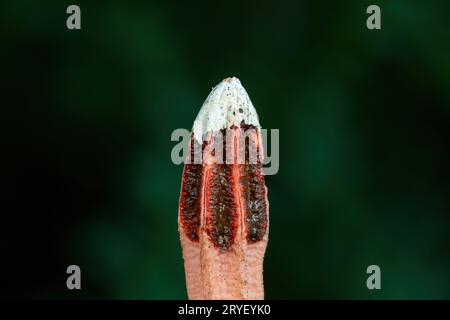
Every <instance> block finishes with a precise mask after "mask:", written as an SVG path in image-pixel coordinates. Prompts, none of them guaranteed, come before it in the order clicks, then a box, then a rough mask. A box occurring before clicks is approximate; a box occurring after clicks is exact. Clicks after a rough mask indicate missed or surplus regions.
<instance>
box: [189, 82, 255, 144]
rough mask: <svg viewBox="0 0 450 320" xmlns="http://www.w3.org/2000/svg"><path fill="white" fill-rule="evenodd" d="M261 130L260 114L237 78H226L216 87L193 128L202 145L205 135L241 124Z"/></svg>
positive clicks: (204, 104)
mask: <svg viewBox="0 0 450 320" xmlns="http://www.w3.org/2000/svg"><path fill="white" fill-rule="evenodd" d="M242 122H243V123H245V124H247V125H253V126H255V127H257V128H260V127H261V126H260V124H259V119H258V114H257V113H256V110H255V107H254V106H253V104H252V102H251V100H250V97H249V96H248V94H247V91H245V89H244V87H243V86H242V84H241V82H240V81H239V79H238V78H236V77H229V78H225V79H224V80H223V81H222V82H221V83H219V84H218V85H217V86H215V87H214V88H213V89H212V91H211V93H210V94H209V96H208V98H206V100H205V102H204V103H203V106H202V108H201V109H200V111H199V113H198V115H197V118H196V119H195V121H194V126H193V128H192V130H193V133H194V137H195V139H196V140H197V141H198V142H199V143H202V138H203V135H204V134H205V133H207V132H209V131H219V130H221V129H227V128H230V127H231V126H237V127H240V125H241V123H242Z"/></svg>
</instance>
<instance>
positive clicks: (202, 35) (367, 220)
mask: <svg viewBox="0 0 450 320" xmlns="http://www.w3.org/2000/svg"><path fill="white" fill-rule="evenodd" d="M74 3H76V4H78V5H79V6H80V7H81V11H82V29H81V30H80V31H69V30H68V29H67V28H66V18H67V16H68V15H67V14H66V13H65V12H66V7H67V6H68V5H70V4H72V2H65V1H54V2H50V1H31V0H30V1H22V0H19V1H2V3H1V5H0V23H1V24H0V26H1V29H0V30H1V31H0V32H1V38H0V59H1V61H0V63H1V70H0V72H1V78H2V84H1V88H2V89H1V97H0V104H1V106H2V117H1V120H2V125H1V128H2V129H1V131H3V133H2V140H4V142H2V155H1V158H2V163H3V165H2V172H3V173H2V179H1V180H2V185H3V187H4V191H3V192H2V198H3V199H4V200H3V201H2V208H3V209H2V210H1V217H2V219H1V221H2V222H1V223H0V228H1V232H0V250H1V251H0V252H1V254H0V268H1V269H0V271H1V285H0V288H1V296H2V297H14V298H123V299H128V298H137V299H179V298H181V299H183V298H186V292H185V284H184V271H183V263H182V256H181V248H180V244H179V237H178V232H177V210H178V199H179V190H180V178H181V173H182V166H176V165H174V164H172V162H171V159H170V152H171V149H172V147H173V146H174V145H175V143H174V142H171V141H170V135H171V132H172V131H173V130H174V129H176V128H187V129H190V128H191V126H192V123H193V120H194V118H195V116H196V114H197V112H198V110H199V108H200V106H201V105H202V103H203V101H204V99H205V98H206V96H207V95H208V94H209V92H210V89H211V87H212V86H214V85H216V84H217V83H218V82H220V81H221V80H222V79H223V78H225V77H228V76H236V77H238V78H240V79H241V81H242V83H243V85H244V87H245V88H246V89H247V91H248V93H249V95H250V97H251V99H252V101H253V103H254V105H255V106H256V109H257V111H258V113H259V117H260V121H261V124H262V125H263V127H265V128H279V129H280V144H281V146H280V150H281V151H280V171H279V173H278V174H277V175H275V176H268V177H267V179H266V182H267V185H268V188H269V200H270V209H271V211H270V218H271V226H270V241H269V246H268V249H267V255H266V259H265V289H266V297H267V298H273V299H279V298H288V299H297V298H363V299H366V298H368V299H372V298H377V299H379V298H387V299H392V298H400V299H409V298H427V299H428V298H450V253H449V246H450V235H449V226H450V216H449V213H450V201H449V195H450V188H449V185H450V183H449V179H450V174H449V173H450V169H449V163H450V153H449V145H450V90H449V88H450V29H449V25H450V23H449V14H450V2H449V1H444V0H443V1H433V0H430V1H422V0H417V1H413V0H403V1H402V0H397V1H359V0H358V1H357V0H355V1H333V2H331V1H330V2H325V1H287V2H282V1H273V2H269V1H248V2H246V3H245V4H242V3H240V1H236V2H235V1H203V2H198V1H189V2H186V3H185V4H181V3H175V2H168V1H160V2H156V1H146V2H137V1H108V2H101V1H98V2H94V1H76V2H74ZM370 4H378V5H380V6H381V10H382V30H379V31H369V30H368V29H367V28H366V25H365V24H366V18H367V14H366V8H367V6H368V5H370ZM70 264H77V265H79V266H80V267H81V270H82V290H81V291H69V290H67V289H66V284H65V282H66V277H67V275H66V273H65V271H66V267H67V266H68V265H70ZM371 264H377V265H379V266H380V267H381V271H382V290H379V291H369V290H367V288H366V278H367V274H366V268H367V266H368V265H371Z"/></svg>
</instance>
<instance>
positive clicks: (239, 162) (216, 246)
mask: <svg viewBox="0 0 450 320" xmlns="http://www.w3.org/2000/svg"><path fill="white" fill-rule="evenodd" d="M263 156H264V152H263V144H262V138H261V127H260V124H259V120H258V115H257V113H256V110H255V108H254V106H253V104H252V102H251V101H250V98H249V96H248V94H247V92H246V91H245V89H244V88H243V87H242V85H241V83H240V81H239V80H238V79H237V78H227V79H224V80H223V81H222V82H221V83H219V84H218V85H217V86H216V87H215V88H213V90H212V91H211V93H210V95H209V96H208V98H207V99H206V101H205V102H204V104H203V106H202V108H201V110H200V112H199V113H198V115H197V118H196V119H195V121H194V125H193V128H192V132H191V139H190V142H189V152H188V155H187V159H186V163H185V166H184V171H183V177H182V183H181V196H180V203H179V212H178V230H179V233H180V238H181V246H182V250H183V258H184V268H185V275H186V287H187V293H188V297H189V299H233V300H235V299H264V286H263V259H264V253H265V251H266V246H267V241H268V226H269V203H268V200H267V187H266V185H265V181H264V175H263V170H262V169H263V168H262V164H263Z"/></svg>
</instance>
